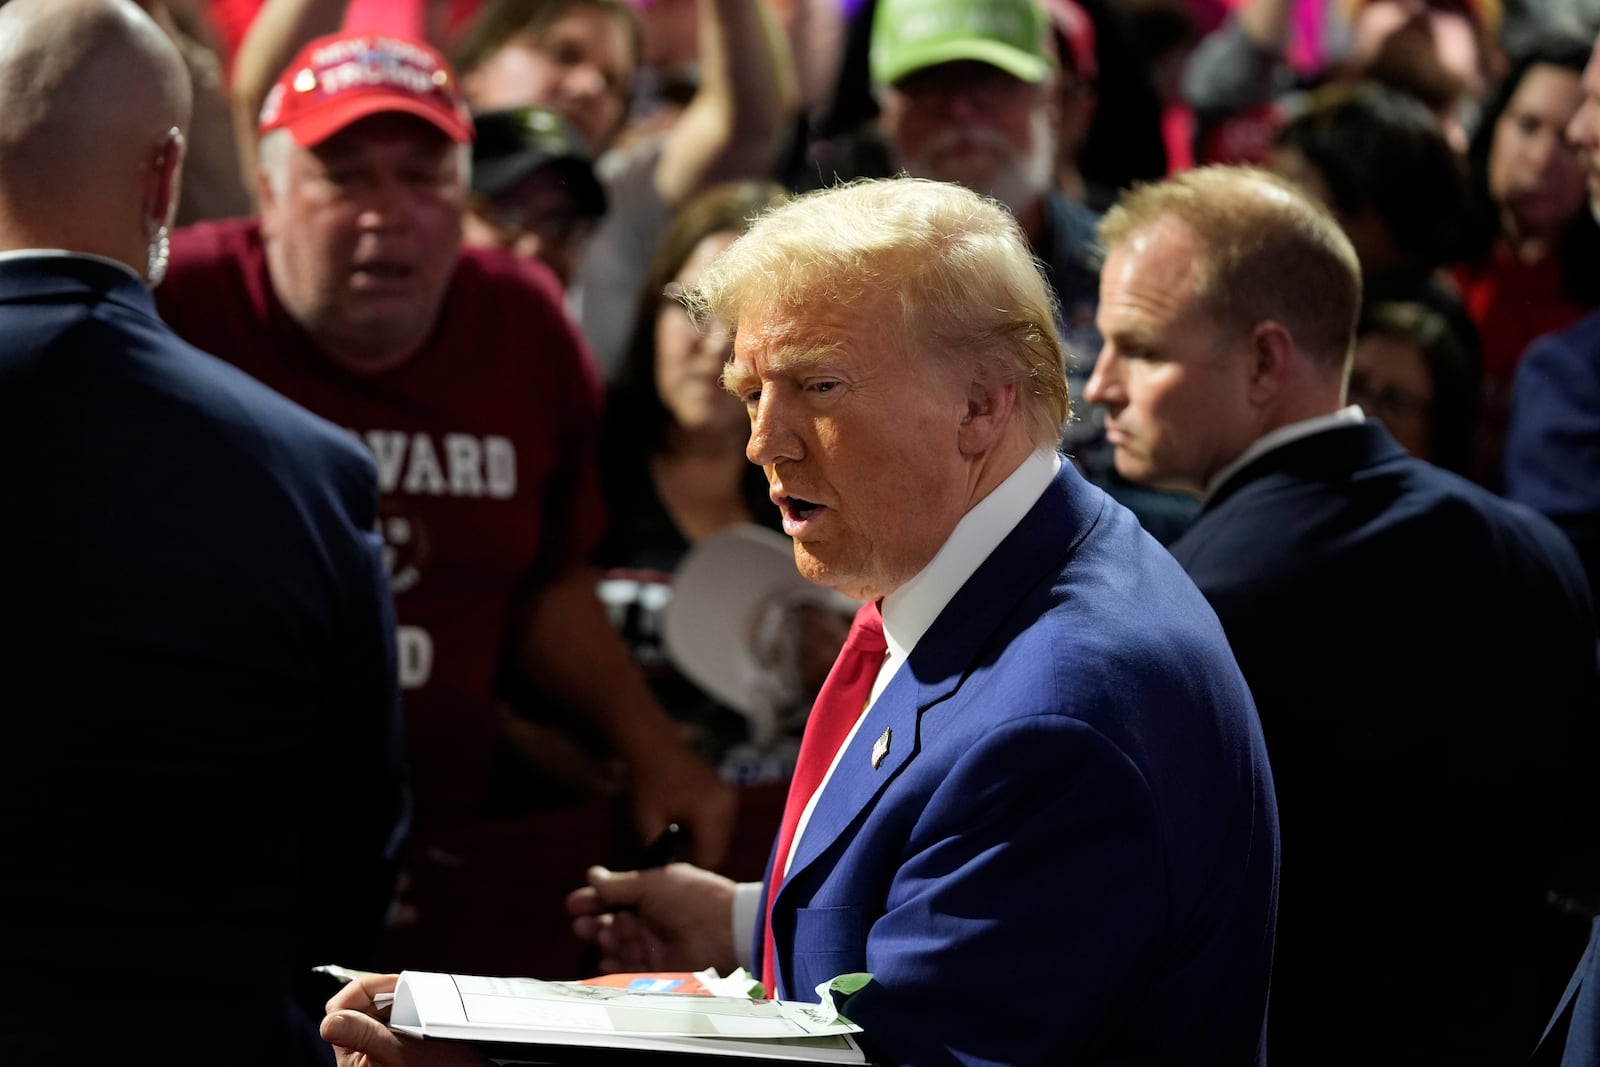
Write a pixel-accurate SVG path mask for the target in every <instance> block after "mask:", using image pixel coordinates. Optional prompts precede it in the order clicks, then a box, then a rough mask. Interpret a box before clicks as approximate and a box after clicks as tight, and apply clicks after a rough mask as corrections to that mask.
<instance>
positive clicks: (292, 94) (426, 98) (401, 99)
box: [258, 33, 472, 148]
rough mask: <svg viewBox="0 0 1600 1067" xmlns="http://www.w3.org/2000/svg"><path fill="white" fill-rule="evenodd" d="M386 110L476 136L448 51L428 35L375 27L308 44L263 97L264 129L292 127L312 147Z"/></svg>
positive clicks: (457, 137) (458, 135) (459, 135)
mask: <svg viewBox="0 0 1600 1067" xmlns="http://www.w3.org/2000/svg"><path fill="white" fill-rule="evenodd" d="M386 111H400V112H404V113H405V114H408V115H415V116H417V117H418V118H421V119H426V120H427V121H428V122H431V123H433V124H434V125H435V126H437V127H438V128H439V129H440V130H443V131H444V133H445V134H446V135H447V136H449V137H450V139H451V140H453V141H456V142H458V143H460V144H466V143H468V142H470V141H471V140H472V116H471V113H470V112H469V111H468V110H467V104H466V101H465V100H463V99H462V97H461V82H460V80H459V79H458V78H457V77H456V74H455V71H453V70H451V69H450V64H449V63H447V62H445V58H444V57H443V56H442V55H440V54H439V53H438V51H436V50H435V49H433V48H431V47H430V46H428V45H426V44H423V43H422V42H420V41H408V40H405V39H403V38H399V37H388V36H384V35H382V34H374V33H340V34H333V35H330V36H327V37H319V38H317V39H316V40H314V41H312V42H311V43H309V44H307V45H306V46H305V47H304V48H302V49H301V50H300V52H299V54H298V55H296V56H295V57H294V60H293V61H292V62H291V63H290V64H289V65H288V66H287V67H286V68H284V71H283V73H282V74H281V75H279V77H278V82H277V84H276V85H274V86H273V87H272V88H271V90H269V91H268V93H267V97H266V99H265V100H264V101H262V104H261V118H260V122H259V126H258V131H259V132H260V133H269V132H271V131H272V130H288V131H289V133H290V134H291V135H292V136H293V137H294V139H295V141H297V142H298V143H300V144H302V145H305V146H306V147H308V148H310V147H313V146H315V145H318V144H321V143H322V142H323V141H325V140H327V139H328V138H329V137H332V136H333V135H334V134H336V133H338V132H339V131H340V130H342V129H344V128H345V127H346V126H348V125H350V124H351V123H352V122H355V121H356V120H357V119H364V118H366V117H367V116H368V115H376V114H380V113H382V112H386Z"/></svg>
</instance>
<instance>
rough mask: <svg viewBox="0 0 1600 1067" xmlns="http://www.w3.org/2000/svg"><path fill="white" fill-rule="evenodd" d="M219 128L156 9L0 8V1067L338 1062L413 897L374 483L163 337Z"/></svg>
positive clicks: (342, 437) (109, 4)
mask: <svg viewBox="0 0 1600 1067" xmlns="http://www.w3.org/2000/svg"><path fill="white" fill-rule="evenodd" d="M189 109H190V94H189V88H188V83H187V80H186V76H185V74H184V68H183V65H182V63H181V61H180V59H179V56H178V53H177V52H176V51H175V49H174V48H173V46H172V45H171V44H170V42H169V41H168V39H167V37H166V36H165V35H164V34H163V33H162V32H161V30H160V29H158V28H157V26H156V25H155V24H154V23H153V22H152V21H151V20H150V19H149V17H148V16H146V15H145V14H144V13H143V12H142V11H141V10H140V9H139V8H138V7H137V6H136V5H134V4H132V3H129V2H127V0H12V2H11V3H8V4H6V5H5V6H4V7H0V114H4V115H5V121H4V122H3V123H0V337H4V338H5V342H4V344H3V345H0V485H3V486H4V492H5V514H6V520H5V521H4V522H3V523H0V708H3V709H4V717H5V727H6V740H5V743H4V745H3V746H0V842H3V843H4V848H5V852H4V858H3V859H0V863H3V865H4V870H5V873H4V875H3V876H0V914H3V915H4V916H5V917H6V919H5V933H4V934H3V935H0V975H4V976H5V978H4V979H3V980H0V1063H8V1064H10V1063H16V1064H22V1063H27V1064H66V1063H78V1062H91V1061H93V1062H104V1061H105V1060H106V1059H107V1058H111V1059H120V1058H123V1057H127V1058H131V1059H136V1060H141V1061H142V1060H144V1059H150V1060H151V1061H152V1062H161V1063H164V1064H175V1063H187V1062H190V1061H191V1060H192V1061H194V1062H202V1061H206V1062H210V1061H212V1060H213V1055H214V1053H213V1050H212V1049H210V1048H209V1047H208V1046H207V1045H206V1043H205V1042H204V1041H199V1042H195V1041H193V1040H192V1039H191V1037H190V1035H189V1034H188V1033H186V1032H185V1029H184V1028H183V1027H180V1025H179V1024H178V1020H179V1019H180V1018H181V1019H184V1020H186V1021H188V1023H189V1024H196V1021H197V1020H201V1019H205V1018H207V1017H211V1018H216V1019H221V1018H223V1017H226V1018H227V1019H229V1020H230V1021H231V1022H232V1023H234V1024H236V1025H240V1026H242V1027H245V1028H247V1030H248V1032H249V1033H250V1034H251V1040H250V1041H249V1042H247V1043H246V1044H247V1047H245V1048H230V1049H229V1052H228V1062H229V1063H230V1064H234V1063H241V1062H244V1063H252V1064H255V1063H259V1064H262V1065H267V1064H271V1065H274V1067H282V1065H286V1064H303V1063H317V1062H322V1061H324V1060H326V1059H327V1058H328V1057H327V1052H326V1046H325V1045H323V1044H322V1043H321V1042H320V1041H317V1040H316V1037H315V1030H314V1028H313V1027H312V1026H311V1024H310V1022H308V1021H307V1020H308V1019H309V1018H311V1016H310V1015H308V1014H306V1013H305V1012H304V1011H303V1010H302V1007H301V1003H302V1001H304V1002H305V1003H306V1004H307V1005H308V1006H310V1007H312V1008H320V1005H319V1004H318V1001H320V999H321V997H322V995H323V994H322V992H321V991H320V990H317V991H314V992H313V991H309V990H308V991H306V992H304V993H302V992H301V991H300V990H299V989H298V988H297V986H299V985H301V984H302V983H305V982H307V981H308V980H309V979H310V977H311V970H310V969H311V967H312V966H314V965H315V964H319V963H324V962H329V961H338V962H344V963H352V964H356V965H360V963H361V962H362V961H363V960H364V959H365V954H366V953H367V952H368V951H369V950H370V947H371V945H372V944H373V943H374V942H375V941H376V939H377V936H378V934H379V933H380V931H381V927H382V921H383V918H384V915H385V913H386V909H387V907H388V902H389V899H390V895H391V892H392V888H393V871H394V857H395V851H396V848H397V846H398V844H399V840H400V838H401V836H402V834H403V830H404V826H405V811H406V796H405V792H404V789H403V784H402V770H403V768H402V766H401V763H400V760H399V757H398V755H397V753H398V752H399V751H400V745H399V741H398V736H399V723H398V701H397V675H396V670H395V660H394V643H393V642H394V638H393V623H392V615H391V606H390V601H389V595H388V591H387V586H386V583H385V579H384V577H383V569H382V563H381V558H380V551H379V545H378V543H377V541H376V539H375V537H374V536H373V535H372V534H371V533H370V532H369V531H370V530H371V528H372V526H373V523H374V520H375V509H376V499H377V477H376V470H375V468H374V466H373V464H372V461H371V460H370V459H369V458H368V456H367V453H366V452H365V450H364V449H362V448H361V447H359V446H358V445H357V444H356V443H355V442H354V441H353V440H352V439H350V438H349V436H348V435H347V434H346V433H344V432H343V431H342V430H340V429H339V428H337V427H335V426H333V425H331V424H329V423H326V422H324V421H322V420H320V419H318V418H316V417H314V416H312V415H311V414H309V413H308V412H306V411H304V410H303V409H301V408H299V407H296V406H295V405H293V404H291V403H289V402H288V401H286V400H284V399H283V398H282V397H280V396H278V395H277V394H276V393H273V392H271V391H270V390H268V389H266V388H265V387H263V386H261V385H259V384H257V383H256V382H255V381H254V380H253V379H251V378H249V377H247V376H246V375H244V374H242V373H240V372H238V371H236V370H234V369H233V368H231V367H229V366H227V365H226V364H224V363H222V362H221V361H219V360H216V359H214V358H212V357H211V356H209V355H206V354H204V353H202V352H200V351H198V350H197V349H195V348H193V347H191V346H189V345H188V344H185V343H184V342H182V341H180V340H179V339H178V338H177V337H176V336H175V335H174V334H173V333H172V332H171V331H170V330H169V329H168V328H167V327H166V326H165V325H164V324H163V323H162V322H161V320H160V319H159V318H158V317H157V315H156V312H155V307H154V303H153V300H152V297H151V291H150V286H151V285H152V284H155V283H156V282H158V281H159V280H160V277H161V275H162V273H163V270H164V267H165V258H166V251H165V248H166V227H167V225H168V223H169V222H170V220H171V217H172V212H173V205H174V203H175V201H176V199H177V194H178V184H179V174H180V169H181V166H182V162H183V145H184V129H185V127H186V125H187V123H188V122H189ZM319 785H322V786H325V787H326V788H327V789H329V790H331V791H333V792H330V793H327V794H325V793H323V792H322V791H321V790H320V789H319V788H318V786H319ZM344 790H349V791H351V792H353V793H355V794H358V795H360V796H361V798H362V801H361V806H360V810H359V811H353V812H351V813H350V815H349V818H341V819H340V820H339V827H338V837H337V840H335V839H334V836H333V835H332V833H331V832H330V830H329V827H328V826H327V825H326V824H325V823H326V821H325V820H324V819H323V818H322V817H321V812H322V811H323V810H324V809H325V807H326V806H327V805H328V804H329V803H332V802H334V801H335V800H336V796H337V793H338V792H339V791H344ZM224 971H226V973H227V976H228V977H227V981H226V983H224V982H222V981H219V980H218V976H219V975H220V974H221V973H223V972H224ZM316 1015H317V1017H320V1010H318V1011H317V1012H316Z"/></svg>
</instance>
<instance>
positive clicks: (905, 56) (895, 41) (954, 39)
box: [870, 0, 1056, 85]
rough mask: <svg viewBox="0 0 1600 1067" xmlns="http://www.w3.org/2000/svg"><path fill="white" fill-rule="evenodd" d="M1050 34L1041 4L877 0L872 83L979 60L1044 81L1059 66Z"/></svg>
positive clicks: (1013, 0) (1023, 0) (1034, 0)
mask: <svg viewBox="0 0 1600 1067" xmlns="http://www.w3.org/2000/svg"><path fill="white" fill-rule="evenodd" d="M1049 33H1050V21H1049V17H1048V16H1047V15H1046V14H1045V10H1044V5H1043V4H1042V3H1041V2H1040V0H878V7H877V10H876V11H875V12H874V13H873V18H872V47H871V49H870V63H871V66H872V80H873V81H875V82H877V83H878V84H879V85H893V84H894V83H895V82H897V81H899V80H900V79H901V78H904V77H905V76H906V75H907V74H913V73H915V72H916V71H919V70H922V69H924V68H926V67H934V66H938V65H939V64H940V63H953V62H955V61H957V60H963V59H975V60H977V61H979V62H981V63H988V64H989V65H990V66H994V67H999V68H1000V69H1001V70H1003V71H1005V72H1006V73H1007V74H1010V75H1011V76H1012V77H1014V78H1020V79H1021V80H1022V81H1025V82H1042V81H1044V80H1045V79H1046V78H1048V77H1049V76H1050V75H1051V73H1053V72H1054V70H1055V66H1056V64H1055V55H1054V53H1053V52H1052V51H1051V49H1050V44H1049Z"/></svg>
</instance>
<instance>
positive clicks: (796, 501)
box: [778, 496, 823, 522]
mask: <svg viewBox="0 0 1600 1067" xmlns="http://www.w3.org/2000/svg"><path fill="white" fill-rule="evenodd" d="M822 506H823V505H821V504H816V503H813V502H812V501H810V500H805V499H803V498H801V497H797V496H782V497H779V498H778V508H779V510H780V511H782V512H783V517H784V518H785V519H791V520H793V521H795V522H804V521H805V520H806V519H809V518H810V517H811V516H812V515H815V514H816V513H817V512H818V511H820V510H821V509H822Z"/></svg>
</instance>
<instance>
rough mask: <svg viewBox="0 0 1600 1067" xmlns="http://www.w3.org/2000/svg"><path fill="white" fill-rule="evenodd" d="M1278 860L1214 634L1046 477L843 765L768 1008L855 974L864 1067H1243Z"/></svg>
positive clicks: (1253, 750) (1258, 1015) (1267, 945)
mask: <svg viewBox="0 0 1600 1067" xmlns="http://www.w3.org/2000/svg"><path fill="white" fill-rule="evenodd" d="M875 745H883V746H886V747H887V749H888V751H887V754H886V756H885V757H884V758H883V759H882V761H881V762H880V763H878V765H877V766H874V758H873V749H874V746H875ZM1276 866H1277V821H1276V814H1275V809H1274V805H1273V797H1272V782H1271V775H1270V773H1269V770H1268V767H1267V761H1266V758H1265V753H1264V750H1263V746H1262V740H1261V736H1260V732H1259V725H1258V723H1257V720H1256V716H1255V712H1254V710H1253V708H1252V707H1251V703H1250V697H1249V693H1248V691H1247V689H1246V686H1245V684H1244V681H1243V679H1242V678H1241V677H1240V675H1239V672H1238V669H1237V667H1236V666H1235V664H1234V662H1233V658H1232V656H1231V655H1230V654H1229V652H1228V649H1227V645H1226V642H1225V640H1224V637H1223V634H1222V632H1221V630H1220V628H1219V627H1218V626H1217V622H1216V619H1215V617H1214V616H1213V614H1212V612H1211V610H1210V609H1209V608H1208V607H1207V606H1206V604H1205V602H1204V600H1203V599H1202V598H1201V597H1200V595H1199V594H1198V593H1197V592H1196V591H1195V589H1194V587H1193V585H1192V584H1191V583H1190V582H1189V580H1188V579H1187V578H1186V577H1184V575H1183V573H1182V572H1181V571H1180V570H1179V569H1178V568H1177V566H1176V565H1175V564H1174V563H1173V561H1172V560H1171V558H1170V557H1169V556H1168V555H1167V553H1166V552H1165V551H1164V550H1163V549H1162V548H1161V547H1160V545H1158V544H1157V543H1156V542H1155V541H1154V540H1153V539H1151V538H1150V537H1149V536H1148V535H1147V534H1145V533H1144V532H1143V531H1142V530H1141V529H1140V528H1139V525H1138V522H1137V520H1136V519H1135V518H1134V517H1133V515H1132V514H1131V513H1130V512H1129V511H1127V510H1126V509H1125V508H1123V507H1121V506H1120V505H1118V504H1116V503H1114V502H1112V501H1111V500H1110V499H1109V498H1108V497H1106V496H1105V495H1104V494H1103V493H1102V492H1101V491H1100V490H1098V489H1095V488H1093V487H1091V486H1089V485H1088V484H1087V483H1086V482H1085V481H1084V480H1083V478H1082V476H1081V475H1079V474H1078V473H1077V472H1076V471H1075V470H1074V469H1073V468H1072V465H1071V464H1063V466H1062V471H1061V473H1060V475H1058V477H1057V478H1056V480H1055V481H1054V483H1053V484H1052V485H1051V486H1050V487H1049V488H1048V489H1047V490H1046V492H1045V494H1044V496H1043V497H1042V498H1041V499H1040V500H1039V501H1038V503H1037V504H1036V505H1035V506H1034V507H1033V509H1032V510H1031V511H1030V512H1029V513H1028V515H1027V516H1026V517H1025V518H1024V519H1023V521H1022V522H1021V523H1020V524H1019V525H1018V526H1017V528H1016V529H1014V530H1013V531H1012V532H1011V534H1010V535H1009V536H1008V537H1007V538H1006V539H1005V540H1004V541H1003V542H1002V543H1001V544H1000V546H999V547H998V548H997V549H996V550H995V551H994V552H993V553H992V554H991V555H990V557H989V558H988V560H986V561H985V562H984V563H983V564H982V566H981V567H980V568H979V569H978V571H977V572H976V573H975V574H974V575H973V576H972V578H971V579H969V580H968V581H967V583H966V584H965V585H964V586H963V587H962V588H961V590H960V591H959V592H958V593H957V594H956V596H955V597H954V599H953V600H952V601H951V602H950V603H949V604H948V605H947V606H946V607H945V609H944V611H943V612H942V613H941V614H940V616H939V618H938V619H937V620H936V621H935V622H934V624H933V626H932V628H930V629H929V630H928V632H927V633H926V634H925V635H924V636H923V637H922V639H921V640H920V641H919V642H918V643H917V645H916V647H915V649H914V650H913V651H912V654H911V657H910V659H909V660H908V661H907V663H906V664H905V665H904V666H903V667H902V668H901V669H900V670H899V671H898V672H897V674H896V675H895V677H894V679H893V680H892V681H891V682H890V683H889V684H888V687H887V688H886V689H885V690H884V691H883V693H882V694H881V695H880V697H879V698H878V700H877V701H876V702H874V704H873V706H872V708H871V709H870V711H869V712H868V714H867V716H866V719H865V721H864V722H863V723H862V725H861V728H860V729H859V730H858V732H857V733H856V736H855V738H854V740H853V741H852V742H851V744H850V746H849V747H848V749H847V750H846V751H845V753H844V755H843V757H842V760H841V762H840V764H839V765H838V767H837V769H836V770H835V772H834V775H833V778H832V779H831V780H830V781H829V783H828V785H827V787H826V788H825V790H824V792H823V794H822V796H821V798H820V799H819V801H818V803H817V806H816V809H815V811H814V812H813V814H812V817H811V819H810V822H809V824H808V826H807V828H806V830H805V833H804V835H803V836H802V837H801V840H800V844H799V847H798V850H797V851H796V853H795V856H794V861H793V864H792V865H791V869H790V875H789V877H788V879H787V880H786V881H785V883H784V886H783V888H782V890H781V891H780V893H779V894H778V898H777V901H776V906H775V908H774V911H773V927H774V935H775V940H776V944H777V945H778V946H779V949H778V960H777V963H778V973H779V988H780V990H781V991H782V992H783V993H784V994H785V995H787V996H791V997H805V998H807V999H809V998H810V997H811V995H812V990H813V988H814V987H815V986H816V985H817V984H819V983H821V982H824V981H827V980H828V979H830V978H832V977H834V976H835V975H838V974H841V973H849V972H857V971H867V972H870V973H871V974H873V975H874V981H873V982H872V983H871V984H870V985H869V986H868V987H867V988H866V989H865V990H864V991H862V992H861V993H859V994H857V995H856V996H855V997H854V998H852V999H851V1000H850V1001H849V1002H848V1004H847V1005H846V1008H845V1010H846V1012H847V1014H848V1015H849V1016H850V1018H852V1019H853V1020H855V1021H857V1022H859V1023H860V1024H861V1025H862V1026H863V1027H864V1029H865V1034H864V1037H865V1039H866V1041H865V1043H866V1045H867V1047H868V1048H869V1049H870V1050H871V1051H872V1053H873V1054H874V1055H875V1056H876V1057H878V1059H879V1060H880V1061H882V1062H884V1063H905V1064H922V1065H927V1064H945V1063H992V1064H1073V1065H1076V1067H1085V1065H1093V1064H1113V1063H1116V1064H1133V1063H1139V1064H1173V1065H1177V1064H1184V1065H1195V1064H1219V1065H1220V1064H1230V1065H1238V1064H1247V1063H1256V1062H1258V1059H1257V1050H1258V1045H1259V1044H1260V1041H1261V1037H1262V1025H1263V1017H1264V1013H1265V1007H1266V1002H1265V992H1266V983H1267V974H1268V968H1269V962H1270V956H1271V949H1272V931H1273V909H1274V896H1275V885H1276V873H1275V872H1276ZM758 940H759V937H758ZM757 951H758V952H759V947H758V948H757Z"/></svg>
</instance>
